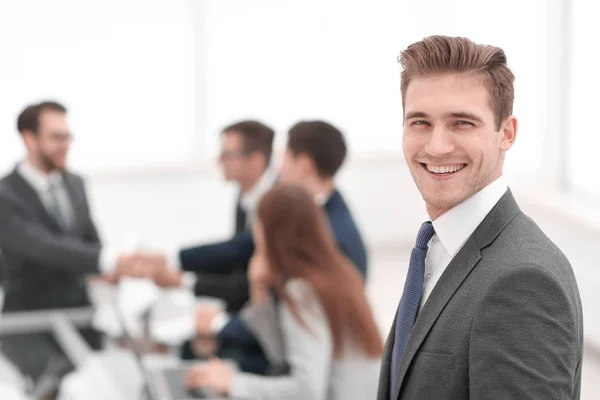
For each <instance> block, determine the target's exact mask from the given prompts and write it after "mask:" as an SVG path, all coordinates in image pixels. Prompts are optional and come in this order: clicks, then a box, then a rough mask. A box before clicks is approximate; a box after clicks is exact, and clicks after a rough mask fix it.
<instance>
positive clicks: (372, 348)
mask: <svg viewBox="0 0 600 400" xmlns="http://www.w3.org/2000/svg"><path fill="white" fill-rule="evenodd" d="M258 219H259V221H260V223H261V225H262V227H263V232H264V241H265V247H266V256H267V257H268V260H269V265H270V273H271V278H272V280H273V285H274V287H275V290H276V292H277V294H278V295H279V296H280V298H281V299H282V300H283V301H284V302H285V303H286V304H287V305H288V306H289V307H290V308H291V310H292V312H293V313H294V315H295V316H296V318H298V319H299V320H300V321H301V323H303V324H304V321H302V318H300V316H299V315H298V313H297V311H296V310H297V308H296V305H295V304H294V302H293V301H292V300H291V299H290V297H289V296H287V295H286V293H285V291H284V290H283V287H284V285H285V283H286V282H287V281H288V280H289V279H293V278H302V279H304V280H305V281H307V282H308V283H309V284H310V285H311V287H312V288H313V290H314V291H315V292H316V294H317V296H318V297H319V299H320V302H321V304H322V306H323V309H324V310H325V314H326V315H327V319H328V321H329V326H330V328H331V335H332V339H333V345H334V354H335V356H336V357H341V355H342V351H343V348H344V344H345V343H344V342H345V340H346V339H350V340H352V341H353V342H355V343H356V344H357V345H358V346H359V347H360V348H362V349H363V351H364V352H365V353H366V355H367V356H371V357H379V356H381V354H382V352H383V343H382V340H381V335H380V333H379V330H378V329H377V325H376V324H375V320H374V318H373V314H372V312H371V308H370V307H369V304H368V302H367V299H366V296H365V287H364V282H363V280H362V277H361V276H360V275H359V273H358V271H357V270H356V268H355V267H354V266H353V265H352V264H351V263H350V261H349V260H348V259H347V258H346V257H345V256H344V255H343V254H342V253H341V252H340V250H339V249H338V247H337V245H336V243H335V241H334V238H333V235H332V232H331V231H330V228H329V225H328V221H327V218H326V216H325V214H324V212H323V210H322V209H321V208H320V207H318V206H317V205H316V204H315V202H314V199H312V198H311V196H310V195H309V194H308V193H307V192H306V191H305V190H304V189H302V188H300V187H298V186H294V185H289V184H283V183H279V184H276V185H275V186H274V187H273V188H272V189H271V190H269V191H268V192H267V193H266V194H265V195H264V196H263V197H262V199H261V202H260V204H259V206H258ZM307 328H308V329H310V327H307Z"/></svg>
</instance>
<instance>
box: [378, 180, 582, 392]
mask: <svg viewBox="0 0 600 400" xmlns="http://www.w3.org/2000/svg"><path fill="white" fill-rule="evenodd" d="M394 326H395V322H394V325H393V327H392V330H391V332H390V335H389V337H388V340H387V343H386V347H385V351H384V356H383V361H382V367H381V372H380V380H379V390H378V397H377V399H378V400H389V399H390V398H393V399H419V400H427V399H435V400H439V399H461V400H465V399H503V400H504V399H520V400H523V399H579V392H580V383H581V360H582V348H583V322H582V310H581V301H580V298H579V293H578V289H577V284H576V282H575V277H574V275H573V271H572V269H571V266H570V264H569V262H568V261H567V259H566V258H565V256H564V255H563V254H562V252H561V251H560V250H559V249H558V248H557V247H556V246H555V245H554V243H552V241H550V239H548V238H547V237H546V236H545V235H544V233H542V231H541V230H540V229H539V228H538V226H537V225H536V224H535V223H534V222H533V221H532V220H531V219H529V218H528V217H527V216H526V215H525V214H523V213H522V212H521V211H520V209H519V207H518V206H517V204H516V202H515V200H514V198H513V196H512V194H511V192H510V190H509V191H507V193H506V194H505V195H504V196H503V197H502V198H501V199H500V201H499V202H498V204H496V206H495V207H494V208H493V209H492V211H490V213H489V214H488V215H487V216H486V218H485V219H484V220H483V222H482V223H481V224H480V225H479V227H477V229H476V230H475V232H474V233H473V234H472V235H471V237H470V238H469V239H468V240H467V242H466V243H465V245H464V246H463V247H462V249H461V250H460V251H459V252H458V254H457V255H456V256H455V257H454V259H453V260H452V261H451V263H450V264H449V265H448V268H447V269H446V270H445V271H444V273H443V275H442V277H441V278H440V280H439V281H438V283H437V285H436V286H435V288H434V289H433V292H432V293H431V295H430V297H429V298H428V299H427V301H426V302H425V304H424V305H423V308H422V310H421V312H420V313H419V315H418V316H417V320H416V322H415V325H414V327H413V330H412V333H411V336H410V338H409V340H408V343H407V345H406V348H405V352H404V356H403V358H402V362H401V365H400V368H399V372H398V375H397V377H395V378H396V379H395V384H394V388H393V391H394V393H393V396H390V363H391V356H392V348H393V345H394V334H395V329H394Z"/></svg>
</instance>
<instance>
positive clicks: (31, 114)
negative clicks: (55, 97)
mask: <svg viewBox="0 0 600 400" xmlns="http://www.w3.org/2000/svg"><path fill="white" fill-rule="evenodd" d="M44 111H56V112H60V113H66V112H67V108H66V107H65V106H63V105H62V104H60V103H57V102H55V101H43V102H41V103H37V104H32V105H29V106H27V107H25V109H24V110H23V111H21V114H19V117H18V118H17V130H18V131H19V133H21V135H22V134H23V132H24V131H26V130H30V131H32V132H33V133H35V134H36V135H37V133H38V129H39V127H40V114H41V113H42V112H44Z"/></svg>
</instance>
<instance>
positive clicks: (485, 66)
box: [398, 36, 515, 130]
mask: <svg viewBox="0 0 600 400" xmlns="http://www.w3.org/2000/svg"><path fill="white" fill-rule="evenodd" d="M398 62H399V63H400V64H401V65H402V68H403V71H402V74H401V84H400V86H401V92H402V107H403V108H404V101H405V98H406V90H407V88H408V85H409V84H410V82H411V80H412V79H413V78H415V77H418V76H428V75H435V74H444V73H457V74H464V73H474V74H480V75H481V77H482V78H483V81H484V82H485V85H486V86H487V88H488V90H489V92H490V99H491V108H492V110H493V112H494V120H495V123H496V130H500V128H501V127H502V123H503V122H504V121H505V120H506V118H508V117H509V116H510V115H511V114H512V112H513V101H514V97H515V90H514V87H513V82H514V80H515V76H514V75H513V73H512V72H511V70H510V69H509V68H508V65H507V62H506V54H504V51H503V50H502V49H501V48H499V47H495V46H489V45H483V44H477V43H474V42H473V41H471V40H469V39H467V38H461V37H449V36H429V37H427V38H425V39H423V40H422V41H420V42H416V43H413V44H411V45H410V46H408V48H407V49H406V50H404V51H403V52H402V53H400V55H399V56H398Z"/></svg>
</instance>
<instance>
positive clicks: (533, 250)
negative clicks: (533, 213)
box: [506, 212, 571, 272]
mask: <svg viewBox="0 0 600 400" xmlns="http://www.w3.org/2000/svg"><path fill="white" fill-rule="evenodd" d="M506 233H507V235H508V237H509V238H510V239H511V240H512V241H513V243H514V251H515V254H514V257H515V258H516V260H515V261H520V263H522V264H529V265H535V266H537V267H540V268H542V269H547V270H549V272H552V270H555V269H564V268H568V269H571V264H570V263H569V260H568V259H567V257H566V256H565V254H564V253H563V252H562V251H561V250H560V249H559V248H558V246H557V245H556V244H555V243H554V242H553V241H552V240H551V239H550V238H549V237H548V236H547V235H546V234H545V233H544V232H543V231H542V229H541V228H540V227H539V226H538V225H537V224H536V223H535V222H534V221H533V220H532V219H531V218H529V217H528V216H527V215H526V214H524V213H523V212H520V213H519V214H518V215H517V216H516V218H514V219H513V220H512V221H511V223H510V224H509V225H508V226H507V228H506Z"/></svg>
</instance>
